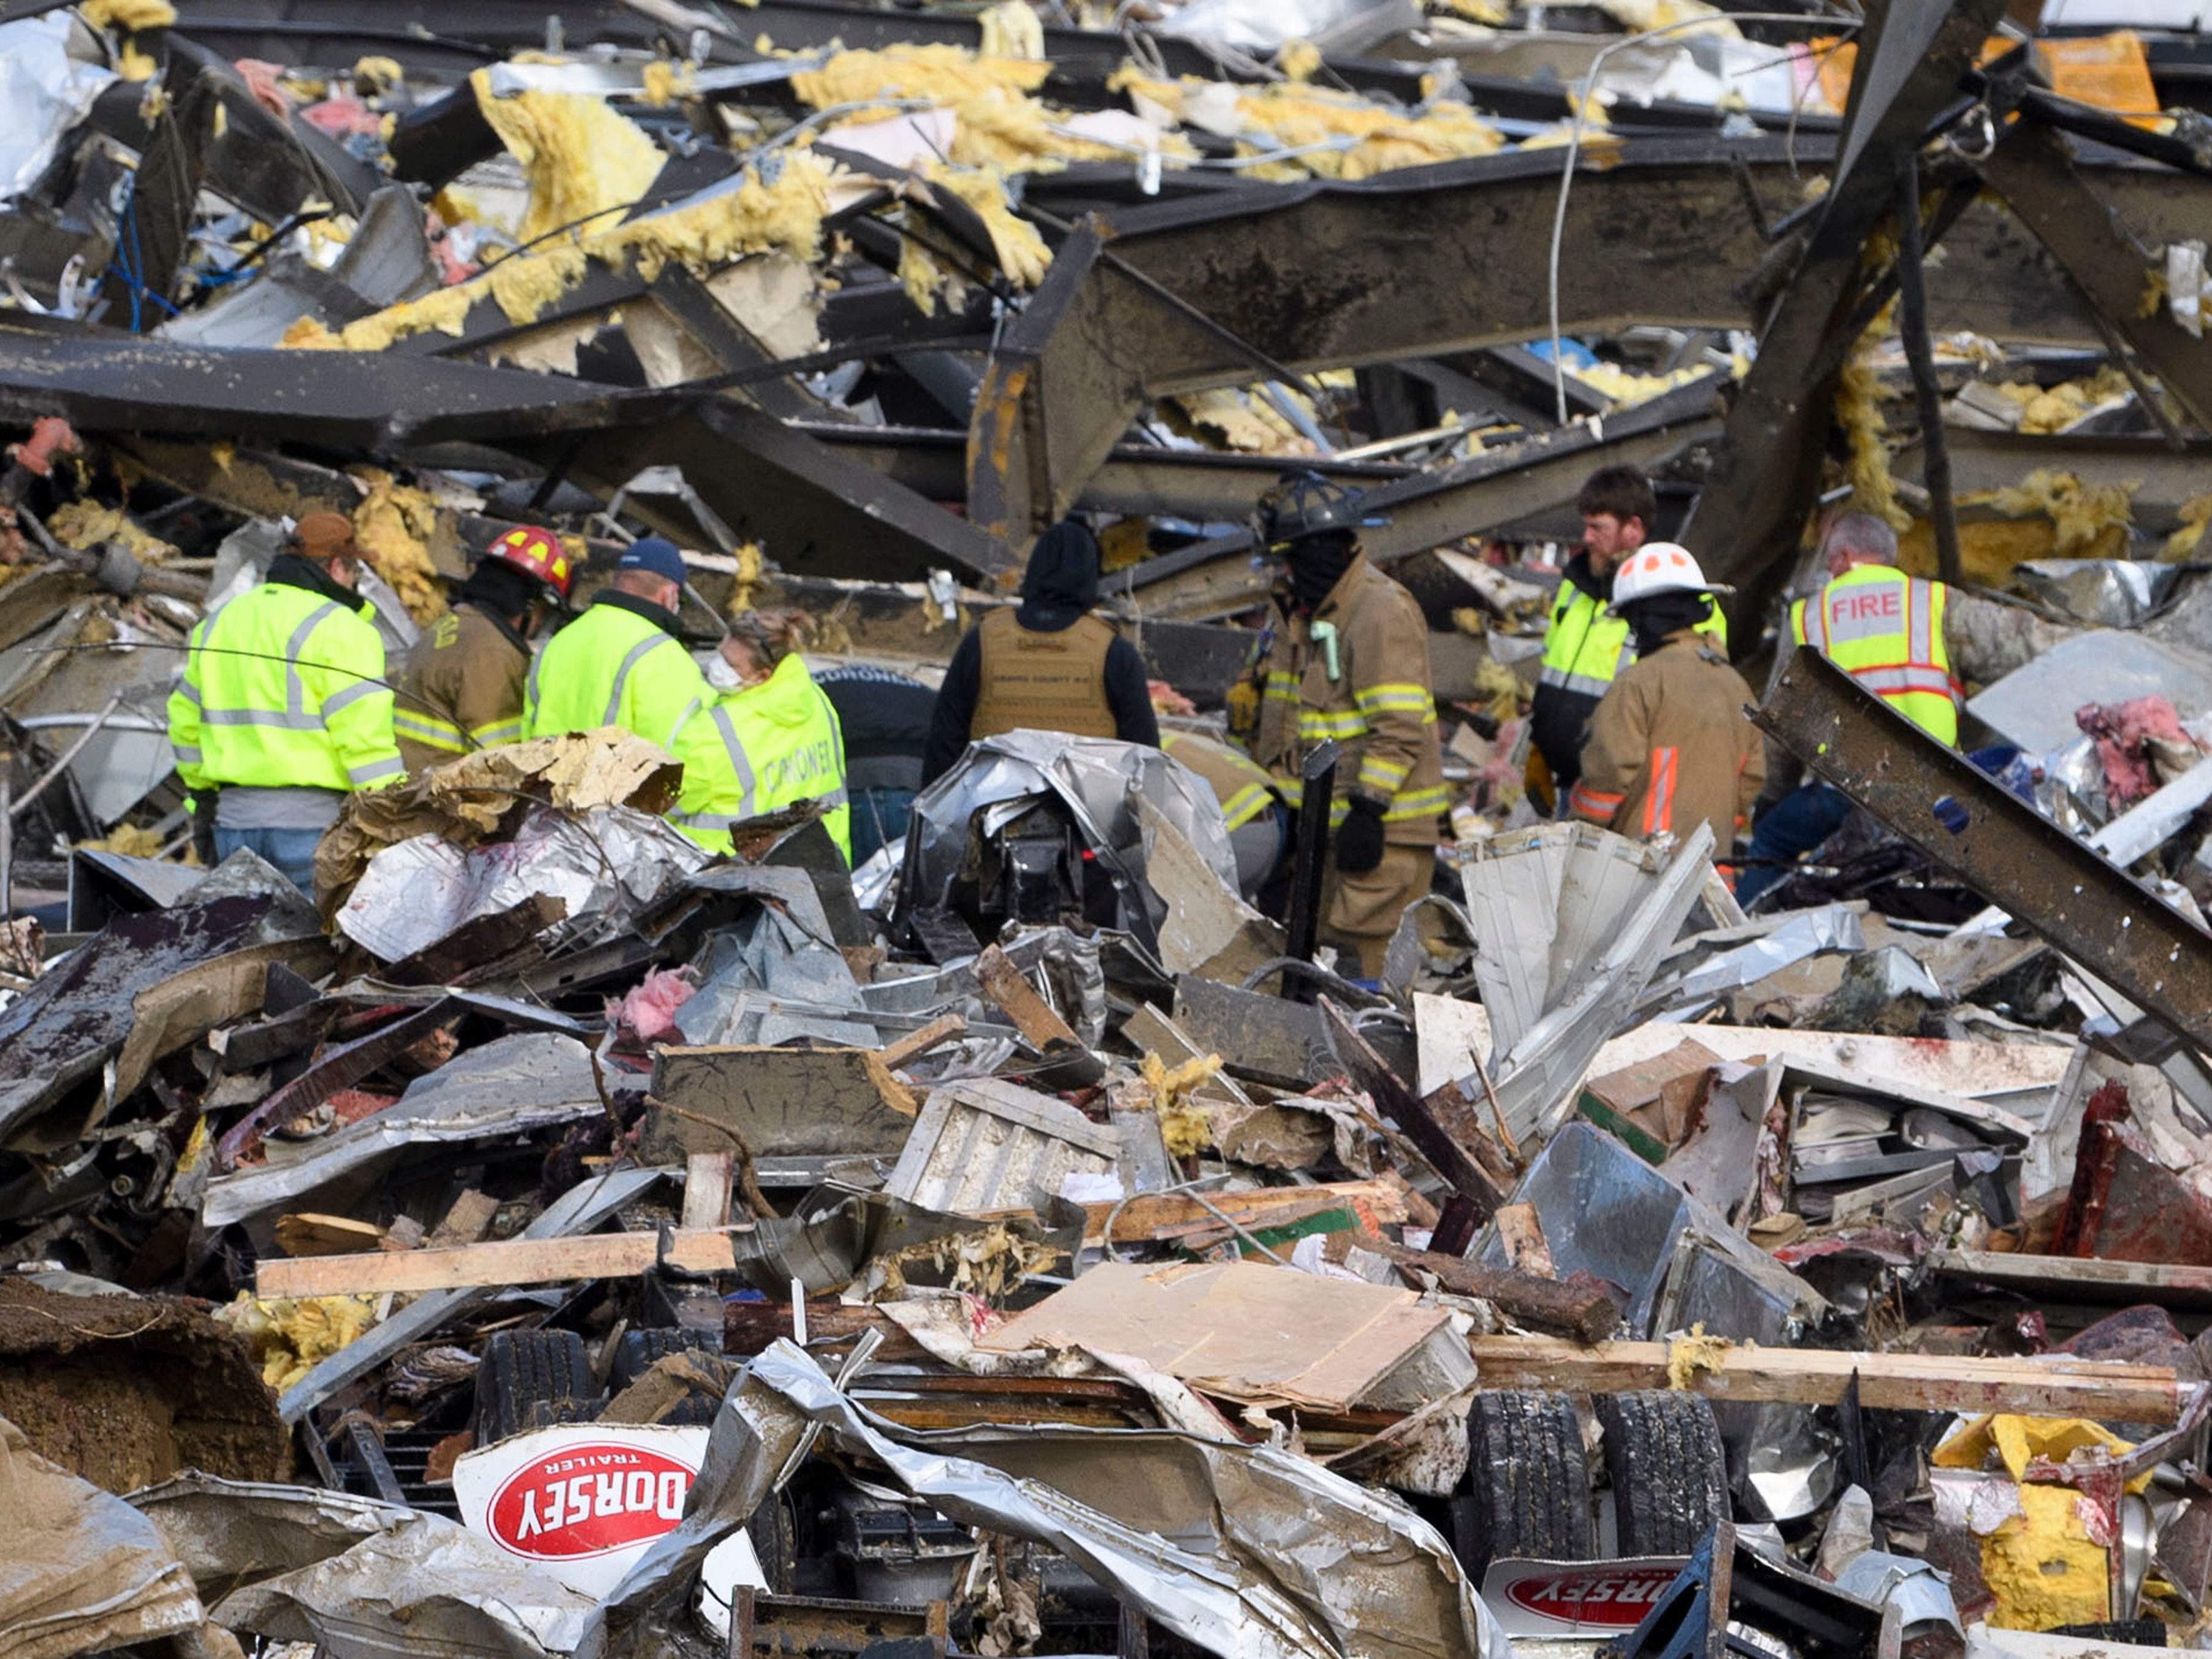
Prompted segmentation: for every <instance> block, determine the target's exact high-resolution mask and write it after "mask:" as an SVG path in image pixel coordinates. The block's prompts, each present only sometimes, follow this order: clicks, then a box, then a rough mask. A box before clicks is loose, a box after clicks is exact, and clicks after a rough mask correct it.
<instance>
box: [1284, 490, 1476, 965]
mask: <svg viewBox="0 0 2212 1659" xmlns="http://www.w3.org/2000/svg"><path fill="white" fill-rule="evenodd" d="M1359 524H1360V510H1359V504H1358V498H1357V497H1356V496H1354V495H1352V492H1351V491H1349V490H1347V489H1344V488H1343V487H1342V486H1341V485H1340V484H1337V483H1332V482H1330V481H1329V480H1328V479H1327V478H1325V477H1322V476H1321V475H1320V474H1319V473H1317V472H1312V471H1300V472H1292V473H1288V474H1285V477H1283V478H1282V479H1281V480H1280V481H1279V483H1277V484H1276V486H1275V488H1274V489H1272V490H1270V491H1269V492H1268V494H1267V495H1266V496H1265V497H1263V498H1262V500H1261V507H1260V517H1259V526H1258V528H1259V532H1260V534H1261V538H1262V539H1263V540H1264V541H1265V543H1266V544H1267V548H1268V550H1270V551H1271V552H1273V554H1275V555H1276V556H1278V557H1279V558H1281V559H1283V560H1284V561H1285V564H1286V566H1287V574H1286V575H1285V579H1284V580H1282V581H1280V582H1279V583H1277V584H1276V586H1275V590H1274V593H1273V604H1274V608H1275V613H1276V614H1275V617H1274V619H1273V626H1272V627H1270V628H1269V629H1267V631H1266V632H1265V633H1263V634H1262V635H1261V637H1260V643H1259V647H1258V649H1257V651H1256V652H1255V659H1254V665H1253V669H1252V680H1253V682H1254V683H1255V685H1256V688H1257V690H1258V711H1257V722H1258V729H1257V733H1256V735H1255V738H1254V741H1253V744H1252V757H1253V759H1255V760H1256V761H1258V762H1259V763H1260V764H1261V765H1262V766H1264V767H1265V768H1267V771H1268V773H1269V774H1270V775H1271V776H1272V777H1273V780H1274V782H1275V787H1276V788H1277V790H1278V791H1279V792H1280V793H1282V795H1283V797H1284V799H1286V800H1288V801H1290V802H1291V803H1292V804H1293V805H1296V804H1297V800H1298V793H1299V782H1298V778H1299V768H1300V765H1301V763H1303V762H1304V758H1305V757H1306V755H1307V753H1308V752H1309V751H1310V750H1312V749H1313V748H1314V747H1315V746H1316V745H1317V744H1320V743H1322V741H1323V740H1325V739H1328V738H1334V739H1335V740H1336V742H1337V743H1338V744H1339V745H1340V748H1341V751H1342V752H1341V755H1340V758H1339V761H1338V763H1337V773H1336V789H1335V793H1334V796H1333V798H1332V799H1331V800H1330V803H1329V829H1330V838H1329V853H1328V866H1327V871H1326V874H1325V876H1324V880H1323V888H1322V923H1321V937H1322V940H1323V941H1324V942H1326V943H1328V944H1329V945H1334V946H1335V947H1336V948H1337V950H1338V951H1340V953H1341V954H1342V955H1343V957H1345V958H1346V966H1347V969H1348V970H1349V972H1350V973H1351V974H1352V975H1353V976H1356V977H1360V978H1372V977H1374V976H1375V975H1377V974H1379V973H1380V972H1381V971H1382V966H1383V947H1384V946H1385V945H1388V944H1389V940H1390V935H1391V934H1392V933H1394V932H1395V930H1396V928H1397V926H1398V919H1399V917H1401V915H1404V914H1405V910H1406V907H1407V905H1409V904H1411V903H1412V902H1413V901H1414V900H1415V899H1417V898H1419V897H1421V896H1423V895H1424V894H1425V893H1426V892H1427V891H1428V890H1429V883H1430V878H1431V876H1432V875H1433V874H1434V872H1435V868H1436V842H1437V818H1438V817H1440V816H1441V815H1442V814H1443V811H1444V810H1445V805H1446V803H1445V799H1444V782H1443V757H1442V755H1441V753H1440V751H1439V750H1438V748H1437V708H1436V698H1435V695H1434V692H1433V691H1432V690H1431V682H1430V678H1429V629H1428V624H1427V623H1426V622H1425V620H1424V619H1423V618H1422V616H1421V608H1420V606H1419V605H1417V604H1415V603H1414V600H1413V595H1412V594H1410V593H1408V592H1407V591H1406V590H1405V589H1404V588H1402V587H1401V586H1399V585H1398V584H1397V583H1396V582H1395V581H1393V580H1390V578H1389V577H1388V576H1386V575H1384V574H1383V573H1382V572H1381V571H1380V570H1378V569H1376V568H1375V566H1374V565H1373V564H1372V563H1370V562H1369V561H1368V559H1367V558H1366V557H1365V556H1364V555H1363V554H1362V553H1361V551H1360V550H1359V538H1358V526H1359Z"/></svg>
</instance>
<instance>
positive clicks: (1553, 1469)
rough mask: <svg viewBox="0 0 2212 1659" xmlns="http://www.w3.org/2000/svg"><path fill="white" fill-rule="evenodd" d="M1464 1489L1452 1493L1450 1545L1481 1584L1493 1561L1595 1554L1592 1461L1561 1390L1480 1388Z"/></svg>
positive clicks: (1470, 1422)
mask: <svg viewBox="0 0 2212 1659" xmlns="http://www.w3.org/2000/svg"><path fill="white" fill-rule="evenodd" d="M1467 1437H1468V1469H1467V1485H1466V1490H1465V1491H1463V1492H1461V1493H1460V1494H1459V1495H1458V1496H1457V1497H1455V1498H1453V1499H1452V1547H1453V1549H1454V1551H1455V1553H1457V1555H1458V1556H1459V1559H1460V1564H1461V1565H1462V1566H1464V1567H1465V1568H1466V1569H1467V1571H1468V1575H1469V1576H1470V1577H1472V1578H1473V1579H1474V1581H1475V1583H1477V1584H1480V1582H1481V1579H1482V1575H1483V1574H1484V1573H1485V1572H1486V1571H1488V1570H1489V1567H1490V1564H1491V1563H1492V1561H1496V1560H1499V1559H1504V1558H1506V1557H1509V1556H1510V1557H1526V1558H1532V1559H1539V1560H1547V1561H1587V1560H1589V1559H1590V1558H1591V1556H1592V1555H1593V1554H1594V1553H1595V1547H1596V1546H1595V1538H1594V1537H1593V1535H1592V1528H1591V1522H1590V1482H1589V1462H1588V1460H1587V1459H1586V1458H1584V1456H1583V1440H1582V1430H1581V1426H1580V1425H1579V1424H1578V1423H1577V1421H1576V1418H1575V1407H1574V1401H1572V1400H1571V1399H1570V1398H1568V1396H1566V1395H1563V1394H1540V1393H1537V1392H1535V1391H1534V1390H1530V1389H1500V1390H1498V1392H1495V1393H1492V1394H1478V1395H1475V1397H1474V1405H1473V1406H1472V1407H1469V1408H1468V1419H1467Z"/></svg>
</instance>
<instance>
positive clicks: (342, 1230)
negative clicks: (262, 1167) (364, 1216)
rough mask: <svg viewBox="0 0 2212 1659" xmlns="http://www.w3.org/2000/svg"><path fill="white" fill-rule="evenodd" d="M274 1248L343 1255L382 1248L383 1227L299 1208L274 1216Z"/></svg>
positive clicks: (287, 1252) (303, 1253)
mask: <svg viewBox="0 0 2212 1659" xmlns="http://www.w3.org/2000/svg"><path fill="white" fill-rule="evenodd" d="M276 1248H277V1249H280V1250H282V1251H283V1252H284V1254H285V1255H289V1256H311V1255H349V1254H351V1253H352V1252H355V1251H357V1250H380V1249H383V1248H384V1229H383V1228H381V1227H378V1226H374V1225H371V1224H370V1223H368V1222H366V1221H355V1220H352V1219H351V1218H348V1217H346V1216H342V1215H316V1214H313V1213H312V1212H304V1211H303V1212H300V1213H297V1214H295V1215H280V1216H278V1217H277V1218H276Z"/></svg>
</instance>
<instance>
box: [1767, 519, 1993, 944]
mask: <svg viewBox="0 0 2212 1659" xmlns="http://www.w3.org/2000/svg"><path fill="white" fill-rule="evenodd" d="M1821 552H1822V554H1823V556H1824V557H1825V559H1826V564H1827V569H1828V581H1827V583H1826V586H1823V587H1822V588H1821V589H1820V592H1818V593H1816V594H1814V596H1813V597H1812V598H1810V599H1800V600H1798V601H1797V602H1796V604H1795V605H1791V606H1790V643H1791V644H1792V645H1807V644H1811V645H1814V646H1817V647H1820V652H1821V654H1822V655H1824V656H1826V658H1827V659H1828V660H1829V661H1830V662H1832V663H1834V664H1835V665H1836V666H1837V667H1838V668H1840V669H1843V670H1844V671H1846V672H1847V673H1849V674H1850V677H1851V678H1853V679H1855V680H1857V682H1858V683H1859V684H1861V685H1863V686H1864V687H1865V688H1866V689H1867V690H1869V691H1871V692H1873V693H1874V694H1875V696H1878V697H1880V698H1881V700H1882V701H1883V702H1886V703H1887V704H1888V705H1889V706H1890V707H1891V708H1894V709H1895V710H1896V711H1897V712H1898V713H1899V714H1902V715H1904V716H1905V719H1907V720H1911V722H1912V723H1913V724H1914V725H1915V726H1918V727H1919V728H1920V729H1921V730H1922V731H1923V732H1927V733H1928V735H1929V737H1931V738H1935V739H1936V741H1938V742H1939V743H1944V744H1954V745H1955V744H1957V743H1958V741H1959V698H1960V690H1959V684H1958V682H1957V681H1956V680H1954V679H1953V678H1951V653H1950V652H1949V650H1948V648H1947V647H1945V645H1944V643H1943V611H1944V608H1945V605H1946V604H1947V603H1948V599H1949V595H1950V589H1948V588H1947V587H1946V586H1943V584H1942V583H1941V582H1931V581H1923V580H1921V579H1920V578H1918V577H1917V576H1908V575H1906V574H1905V573H1904V572H1903V571H1901V570H1899V568H1897V532H1895V531H1893V530H1892V529H1891V528H1890V527H1889V526H1888V525H1887V524H1886V523H1884V522H1883V521H1882V520H1880V519H1878V518H1875V516H1874V515H1873V514H1872V513H1844V515H1843V516H1842V517H1841V518H1839V519H1838V520H1836V521H1835V523H1834V524H1832V525H1831V526H1829V527H1828V533H1827V537H1826V540H1825V541H1824V542H1823V543H1822V544H1821ZM1850 813H1851V802H1850V796H1848V795H1846V794H1844V792H1843V791H1842V790H1840V789H1838V788H1836V787H1834V786H1833V785H1832V784H1826V783H1822V782H1820V781H1818V780H1817V779H1810V778H1808V779H1807V780H1806V781H1804V782H1803V783H1802V784H1800V785H1799V786H1798V787H1796V789H1794V790H1792V791H1791V792H1790V793H1789V794H1787V795H1784V797H1783V798H1782V799H1780V800H1778V801H1777V802H1775V803H1774V805H1771V806H1770V807H1768V808H1767V809H1766V810H1765V811H1764V812H1761V813H1760V814H1759V822H1758V823H1756V824H1755V825H1754V826H1753V829H1752V835H1751V855H1752V860H1753V863H1752V865H1751V867H1750V868H1749V869H1747V870H1746V871H1745V872H1744V873H1743V878H1742V880H1741V881H1740V882H1739V883H1738V884H1736V894H1737V896H1738V897H1739V898H1740V899H1741V901H1742V902H1744V903H1745V904H1749V903H1751V902H1752V901H1753V900H1754V899H1756V898H1758V897H1759V895H1760V894H1762V893H1764V892H1765V891H1766V890H1767V889H1768V888H1770V887H1771V886H1773V885H1774V884H1775V883H1777V882H1778V881H1780V880H1781V879H1783V878H1784V877H1785V876H1787V875H1788V874H1789V873H1790V866H1791V865H1792V864H1794V863H1796V861H1797V860H1798V858H1799V857H1800V856H1801V855H1802V854H1806V853H1809V852H1811V851H1812V850H1813V849H1814V848H1816V847H1818V846H1819V845H1820V843H1821V842H1824V841H1826V840H1827V838H1828V837H1829V836H1832V835H1833V834H1835V832H1836V831H1837V830H1838V829H1841V828H1842V827H1843V823H1844V819H1845V818H1847V817H1850Z"/></svg>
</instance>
